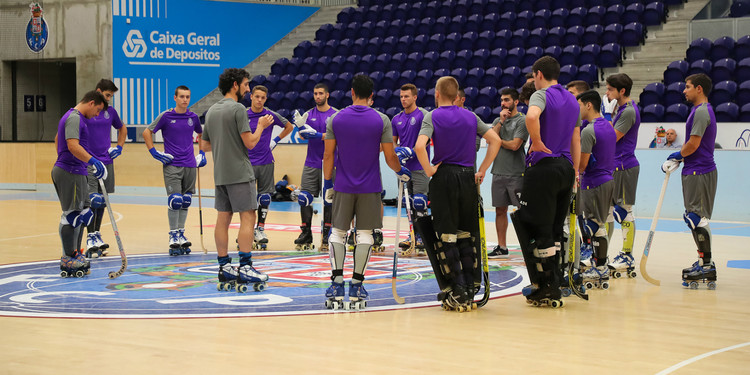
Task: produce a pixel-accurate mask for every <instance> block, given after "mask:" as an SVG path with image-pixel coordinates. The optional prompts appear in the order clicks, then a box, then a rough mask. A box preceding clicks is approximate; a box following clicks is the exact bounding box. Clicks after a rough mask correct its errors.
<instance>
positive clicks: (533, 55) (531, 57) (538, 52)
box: [518, 47, 544, 66]
mask: <svg viewBox="0 0 750 375" xmlns="http://www.w3.org/2000/svg"><path fill="white" fill-rule="evenodd" d="M542 55H544V50H543V49H542V47H531V48H528V49H526V54H525V55H524V56H523V58H522V59H521V65H518V66H527V65H533V64H534V62H536V60H538V59H539V58H540V57H542Z"/></svg>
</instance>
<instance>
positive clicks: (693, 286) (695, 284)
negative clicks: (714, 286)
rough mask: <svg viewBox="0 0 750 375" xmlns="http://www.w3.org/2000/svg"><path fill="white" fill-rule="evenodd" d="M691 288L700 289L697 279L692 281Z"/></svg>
mask: <svg viewBox="0 0 750 375" xmlns="http://www.w3.org/2000/svg"><path fill="white" fill-rule="evenodd" d="M690 289H698V283H697V282H695V281H691V282H690Z"/></svg>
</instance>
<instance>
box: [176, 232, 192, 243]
mask: <svg viewBox="0 0 750 375" xmlns="http://www.w3.org/2000/svg"><path fill="white" fill-rule="evenodd" d="M177 238H178V240H179V241H180V247H190V246H192V245H193V244H192V243H191V242H190V241H188V239H187V238H186V237H185V228H180V229H178V234H177Z"/></svg>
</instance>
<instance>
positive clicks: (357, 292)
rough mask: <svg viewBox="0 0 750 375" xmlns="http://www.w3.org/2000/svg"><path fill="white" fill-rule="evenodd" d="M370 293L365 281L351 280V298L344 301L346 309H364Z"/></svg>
mask: <svg viewBox="0 0 750 375" xmlns="http://www.w3.org/2000/svg"><path fill="white" fill-rule="evenodd" d="M326 294H327V293H326ZM369 295H370V294H369V293H367V290H365V285H364V284H363V283H361V282H359V283H356V284H355V283H353V282H349V300H348V301H346V302H344V310H364V309H365V307H367V297H368V296H369Z"/></svg>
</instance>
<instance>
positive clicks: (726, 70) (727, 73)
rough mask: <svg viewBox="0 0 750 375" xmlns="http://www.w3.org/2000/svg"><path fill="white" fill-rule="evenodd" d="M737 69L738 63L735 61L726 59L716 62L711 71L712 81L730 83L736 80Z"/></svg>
mask: <svg viewBox="0 0 750 375" xmlns="http://www.w3.org/2000/svg"><path fill="white" fill-rule="evenodd" d="M736 68H737V62H735V61H734V59H730V58H725V59H721V60H719V61H715V62H714V66H713V68H712V69H711V80H713V81H714V82H720V81H728V80H731V79H734V71H735V69H736Z"/></svg>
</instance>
